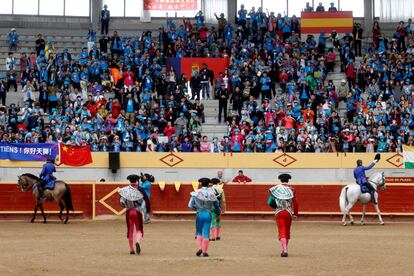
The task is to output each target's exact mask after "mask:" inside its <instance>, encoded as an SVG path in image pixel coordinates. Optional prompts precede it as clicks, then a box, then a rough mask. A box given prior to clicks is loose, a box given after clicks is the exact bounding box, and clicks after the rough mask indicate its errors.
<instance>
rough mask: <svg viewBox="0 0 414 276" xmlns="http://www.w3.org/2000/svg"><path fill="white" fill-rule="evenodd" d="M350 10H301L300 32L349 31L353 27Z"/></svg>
mask: <svg viewBox="0 0 414 276" xmlns="http://www.w3.org/2000/svg"><path fill="white" fill-rule="evenodd" d="M353 24H354V23H353V17H352V11H342V12H341V11H338V12H302V14H301V19H300V25H301V29H300V31H301V33H302V34H319V33H320V32H321V31H324V32H325V33H330V32H332V31H333V30H335V31H336V32H337V33H351V32H352V27H353Z"/></svg>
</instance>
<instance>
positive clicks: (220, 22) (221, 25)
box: [214, 13, 227, 38]
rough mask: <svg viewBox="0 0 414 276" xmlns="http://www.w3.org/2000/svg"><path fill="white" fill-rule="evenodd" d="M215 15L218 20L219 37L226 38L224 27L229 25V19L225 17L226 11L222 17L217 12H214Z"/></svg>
mask: <svg viewBox="0 0 414 276" xmlns="http://www.w3.org/2000/svg"><path fill="white" fill-rule="evenodd" d="M214 16H215V17H216V19H217V22H218V38H224V27H225V26H226V25H227V20H226V18H224V13H221V14H220V17H218V16H217V14H216V13H214Z"/></svg>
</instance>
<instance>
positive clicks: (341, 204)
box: [339, 186, 348, 213]
mask: <svg viewBox="0 0 414 276" xmlns="http://www.w3.org/2000/svg"><path fill="white" fill-rule="evenodd" d="M347 193H348V186H345V187H343V188H342V190H341V195H340V196H339V208H341V212H342V213H345V208H346V206H347V205H348V196H347Z"/></svg>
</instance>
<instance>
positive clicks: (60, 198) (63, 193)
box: [17, 173, 73, 224]
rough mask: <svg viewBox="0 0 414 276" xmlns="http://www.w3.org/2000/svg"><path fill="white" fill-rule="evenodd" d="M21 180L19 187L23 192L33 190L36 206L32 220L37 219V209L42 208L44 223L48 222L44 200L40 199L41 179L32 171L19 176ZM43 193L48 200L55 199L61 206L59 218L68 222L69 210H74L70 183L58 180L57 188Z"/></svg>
mask: <svg viewBox="0 0 414 276" xmlns="http://www.w3.org/2000/svg"><path fill="white" fill-rule="evenodd" d="M18 178H19V180H18V181H17V187H21V189H22V192H26V191H27V190H28V189H30V190H31V191H32V194H33V197H34V199H35V208H34V213H33V218H32V220H31V221H30V222H34V220H35V219H36V213H37V209H39V208H40V211H41V212H42V216H43V223H46V216H45V212H44V210H43V204H42V200H41V199H40V192H39V189H38V185H39V183H40V181H41V179H40V178H39V177H37V176H35V175H33V174H31V173H25V174H22V175H20V176H18ZM43 195H44V197H45V198H46V200H47V201H55V202H56V203H57V204H58V205H59V207H60V213H59V218H60V220H62V221H63V222H64V223H65V224H66V223H68V219H69V211H73V205H72V194H71V192H70V188H69V186H68V184H66V183H65V182H63V181H56V182H55V188H54V189H53V190H44V191H43ZM65 208H66V218H65V220H63V217H62V212H63V209H65Z"/></svg>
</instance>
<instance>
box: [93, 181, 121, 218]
mask: <svg viewBox="0 0 414 276" xmlns="http://www.w3.org/2000/svg"><path fill="white" fill-rule="evenodd" d="M118 191H119V187H117V188H115V189H113V190H112V191H111V192H109V193H108V194H106V196H104V197H103V198H101V199H100V200H99V203H101V204H102V205H103V206H105V207H106V208H107V209H108V210H110V211H111V212H112V213H114V214H115V215H118V216H120V215H123V214H124V213H125V211H126V209H125V208H124V209H122V210H121V211H117V210H116V209H115V208H114V207H112V206H111V205H110V204H108V203H107V202H106V200H107V199H109V198H110V197H112V196H113V195H114V194H118Z"/></svg>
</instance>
